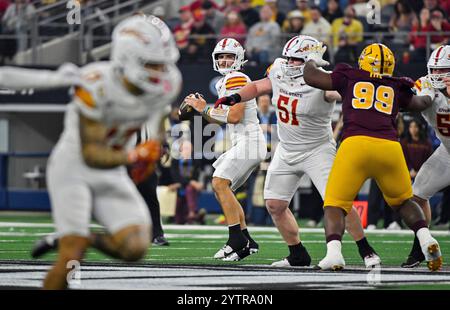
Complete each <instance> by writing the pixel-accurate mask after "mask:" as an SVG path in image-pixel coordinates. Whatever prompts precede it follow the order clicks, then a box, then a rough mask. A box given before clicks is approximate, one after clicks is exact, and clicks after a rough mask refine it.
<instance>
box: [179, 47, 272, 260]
mask: <svg viewBox="0 0 450 310" xmlns="http://www.w3.org/2000/svg"><path fill="white" fill-rule="evenodd" d="M212 56H213V64H214V70H215V71H217V72H219V73H220V74H222V75H223V76H224V77H223V78H221V79H220V80H219V81H218V82H217V84H216V89H217V93H218V94H219V97H222V96H226V95H230V94H232V93H235V92H237V91H238V90H239V89H241V88H242V87H244V86H245V85H247V84H248V83H249V82H251V81H250V79H249V77H248V76H247V75H245V74H244V73H242V72H240V71H239V70H241V68H242V65H243V64H244V63H245V62H246V61H245V60H244V49H243V48H242V46H241V44H240V43H239V42H238V41H236V40H235V39H230V38H225V39H222V40H221V41H220V42H219V43H217V45H216V47H215V49H214V51H213V54H212ZM197 97H198V96H197ZM185 101H186V103H187V104H188V105H190V106H192V107H193V108H194V109H195V110H197V111H198V112H200V113H201V114H202V115H203V117H204V118H205V119H206V120H207V121H209V122H212V123H219V124H228V126H227V128H228V130H230V132H231V143H232V147H231V148H230V149H229V150H227V151H226V152H225V153H223V154H222V155H221V156H220V157H219V158H218V159H217V160H216V161H215V162H214V164H213V167H214V168H215V171H214V174H213V180H212V186H213V189H214V193H215V195H216V197H217V200H218V201H219V203H220V205H221V207H222V210H223V213H224V215H225V218H226V221H227V224H228V229H229V237H228V241H227V242H226V244H225V245H224V246H223V247H222V249H220V250H219V251H218V252H217V253H216V254H215V255H214V258H216V259H222V260H225V261H237V260H241V259H242V258H244V257H246V256H248V255H250V254H253V253H256V252H258V248H259V246H258V244H257V243H256V242H255V241H254V240H253V239H252V238H251V237H250V234H249V233H248V230H247V224H246V222H245V215H244V210H243V209H242V206H241V205H240V204H239V202H238V200H237V199H236V196H235V195H234V194H233V192H234V191H236V190H237V189H238V188H239V187H241V186H242V185H243V184H244V182H245V181H246V180H247V179H248V178H249V176H250V174H251V173H252V171H253V170H254V169H255V168H256V167H257V166H258V165H259V164H260V163H261V161H263V160H264V159H265V157H266V153H267V144H266V141H265V138H264V135H263V132H262V129H261V127H260V126H259V120H258V117H257V113H256V112H257V111H256V109H257V107H256V100H254V99H252V100H250V101H249V102H247V103H242V104H237V105H235V106H233V107H231V108H230V107H224V108H221V107H214V108H211V107H208V106H207V105H206V101H205V100H204V99H203V98H201V97H198V98H196V97H195V96H192V95H190V96H188V97H186V99H185Z"/></svg>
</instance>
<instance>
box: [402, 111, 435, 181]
mask: <svg viewBox="0 0 450 310" xmlns="http://www.w3.org/2000/svg"><path fill="white" fill-rule="evenodd" d="M400 144H401V145H402V148H403V153H404V154H405V159H406V164H407V165H408V169H409V173H410V175H411V179H412V180H414V178H415V177H416V175H417V172H418V171H419V169H420V167H421V166H422V165H423V163H424V162H425V161H426V160H427V159H428V157H430V156H431V154H432V153H433V147H432V145H431V142H430V140H429V139H428V136H427V131H426V130H425V128H422V126H421V125H420V123H419V122H418V121H417V120H412V121H411V122H410V123H409V126H408V132H407V136H406V138H403V139H402V140H401V141H400Z"/></svg>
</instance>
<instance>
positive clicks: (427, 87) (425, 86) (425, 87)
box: [417, 77, 436, 100]
mask: <svg viewBox="0 0 450 310" xmlns="http://www.w3.org/2000/svg"><path fill="white" fill-rule="evenodd" d="M417 96H430V97H431V100H434V98H435V97H436V90H435V89H434V88H433V86H431V81H430V80H429V78H428V77H425V78H423V79H422V87H421V89H420V90H419V89H418V90H417Z"/></svg>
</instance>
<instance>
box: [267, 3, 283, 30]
mask: <svg viewBox="0 0 450 310" xmlns="http://www.w3.org/2000/svg"><path fill="white" fill-rule="evenodd" d="M266 4H267V5H268V6H269V7H270V8H271V9H272V12H273V15H272V21H274V22H276V23H277V24H278V25H280V27H281V26H283V23H284V20H285V19H286V14H284V13H283V12H280V11H279V10H278V0H266Z"/></svg>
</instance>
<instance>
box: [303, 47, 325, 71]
mask: <svg viewBox="0 0 450 310" xmlns="http://www.w3.org/2000/svg"><path fill="white" fill-rule="evenodd" d="M326 50H327V47H326V46H323V44H322V43H320V44H319V45H317V46H316V47H314V48H313V50H312V52H311V53H309V54H308V55H307V56H306V57H305V62H306V61H308V60H312V61H314V62H315V63H316V65H317V66H318V67H326V66H328V65H329V64H330V63H329V62H328V61H326V60H323V54H325V51H326Z"/></svg>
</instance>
